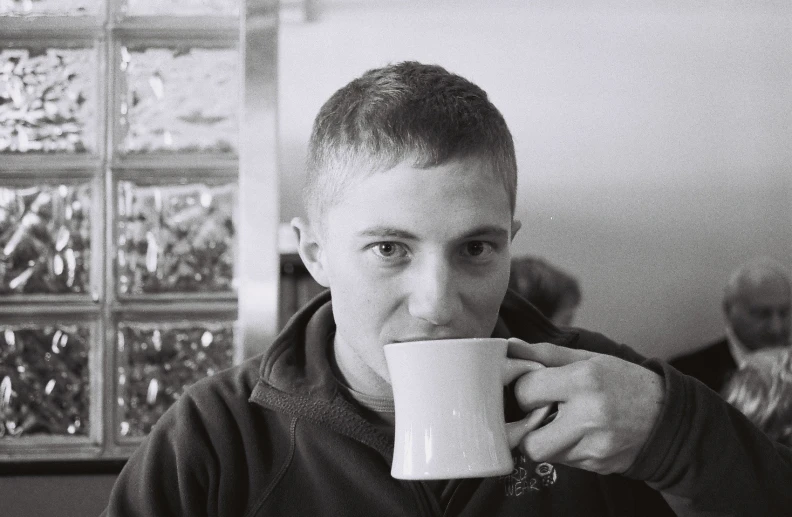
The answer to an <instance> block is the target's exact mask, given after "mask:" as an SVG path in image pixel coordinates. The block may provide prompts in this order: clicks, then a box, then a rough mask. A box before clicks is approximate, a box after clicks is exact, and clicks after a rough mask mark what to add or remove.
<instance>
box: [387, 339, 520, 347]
mask: <svg viewBox="0 0 792 517" xmlns="http://www.w3.org/2000/svg"><path fill="white" fill-rule="evenodd" d="M484 341H497V342H499V343H500V342H504V343H506V342H508V339H506V338H502V337H462V338H450V339H420V340H416V341H395V342H393V343H388V344H387V345H385V346H384V347H383V348H407V347H410V346H416V345H418V344H423V343H432V344H436V345H445V346H459V345H466V344H469V343H471V342H473V343H475V344H479V343H481V342H484Z"/></svg>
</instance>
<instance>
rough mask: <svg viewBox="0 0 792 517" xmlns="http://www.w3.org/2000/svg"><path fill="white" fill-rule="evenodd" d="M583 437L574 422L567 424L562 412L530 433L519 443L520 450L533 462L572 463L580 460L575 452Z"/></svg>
mask: <svg viewBox="0 0 792 517" xmlns="http://www.w3.org/2000/svg"><path fill="white" fill-rule="evenodd" d="M582 439H583V435H582V433H581V431H580V429H579V427H578V426H575V425H574V422H567V418H566V417H565V416H564V414H563V412H560V413H559V416H557V417H556V419H555V420H554V421H553V422H551V423H549V424H547V425H545V426H543V427H540V428H538V429H535V430H534V431H531V432H530V433H527V434H526V435H525V436H524V437H523V439H522V440H521V441H520V450H522V451H523V453H524V454H525V455H526V456H528V457H529V458H531V459H532V460H534V461H539V462H541V461H549V462H559V463H565V464H568V463H573V462H575V461H579V460H580V459H581V458H579V457H578V456H580V454H579V453H578V452H576V451H577V447H578V444H580V442H581V440H582Z"/></svg>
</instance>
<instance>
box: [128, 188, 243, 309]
mask: <svg viewBox="0 0 792 517" xmlns="http://www.w3.org/2000/svg"><path fill="white" fill-rule="evenodd" d="M236 194H237V186H236V184H234V183H228V184H221V185H207V184H202V183H192V184H187V185H154V186H151V185H136V184H134V183H132V182H129V181H122V182H119V184H118V216H117V225H118V231H117V237H116V239H117V245H118V249H117V252H116V268H117V269H116V270H117V276H116V277H117V282H118V285H117V292H118V293H119V294H121V295H130V294H131V295H139V294H146V293H197V292H223V291H226V292H230V291H232V289H233V285H232V282H233V279H234V274H233V263H234V218H233V212H234V207H235V205H236Z"/></svg>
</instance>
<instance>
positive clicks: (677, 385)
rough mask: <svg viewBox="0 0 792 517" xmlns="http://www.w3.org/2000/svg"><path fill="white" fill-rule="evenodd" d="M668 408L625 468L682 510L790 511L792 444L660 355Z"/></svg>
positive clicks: (651, 363)
mask: <svg viewBox="0 0 792 517" xmlns="http://www.w3.org/2000/svg"><path fill="white" fill-rule="evenodd" d="M643 365H644V366H646V367H647V368H650V369H651V370H653V371H655V372H657V373H658V374H660V375H661V376H662V377H663V378H664V380H665V391H666V398H665V402H664V404H663V408H662V409H661V414H660V417H659V419H658V422H657V424H656V425H655V428H654V429H653V431H652V433H651V435H650V437H649V439H648V441H647V443H646V444H645V445H644V448H643V450H642V451H641V452H640V453H639V455H638V458H637V459H636V461H635V463H634V464H633V465H632V466H631V467H630V469H629V470H628V471H627V472H626V473H625V475H626V476H627V477H631V478H633V479H639V480H643V481H645V482H646V483H647V484H648V485H649V486H650V487H652V488H654V489H655V490H658V491H660V492H661V493H662V494H663V496H664V498H665V499H666V501H667V502H668V503H669V504H670V505H671V507H672V508H673V509H674V510H675V511H676V513H677V514H678V515H682V516H686V515H707V516H709V515H751V516H753V515H767V516H771V515H788V514H789V512H790V508H792V488H791V487H792V450H791V449H788V448H786V447H784V446H782V445H780V444H777V443H775V442H773V441H772V440H770V439H769V438H768V437H767V436H765V434H764V433H762V432H761V431H760V430H759V429H758V428H757V427H755V426H754V425H753V424H752V423H751V422H750V421H749V420H748V419H747V418H745V417H744V416H743V415H742V413H740V412H739V411H738V410H736V409H734V408H733V407H732V406H731V405H729V404H728V403H727V402H725V401H724V400H723V399H722V398H721V397H720V396H719V395H718V394H717V393H715V392H714V391H712V390H710V389H709V388H707V387H706V386H705V385H704V384H702V383H701V382H699V381H698V380H696V379H694V378H692V377H688V376H686V375H683V374H682V373H680V372H679V371H677V370H675V369H674V368H671V367H670V366H668V365H667V364H665V363H663V362H662V361H658V360H648V361H644V362H643Z"/></svg>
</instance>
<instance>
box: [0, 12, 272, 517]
mask: <svg viewBox="0 0 792 517" xmlns="http://www.w3.org/2000/svg"><path fill="white" fill-rule="evenodd" d="M246 5H249V4H243V3H242V2H240V1H239V0H168V1H164V2H163V1H160V0H108V1H107V2H105V1H100V0H0V25H1V26H2V29H1V30H0V463H5V462H18V461H28V460H30V461H36V462H39V461H40V460H43V462H44V464H46V463H48V462H49V461H58V460H66V461H71V460H86V459H88V460H90V459H113V460H115V459H123V458H125V457H127V456H129V454H131V453H132V451H134V449H135V447H136V446H137V445H138V444H139V443H140V441H141V440H142V439H143V437H144V436H145V435H146V434H147V433H148V432H149V431H150V430H151V426H152V425H154V424H155V422H156V421H157V420H158V419H159V418H160V416H161V415H162V414H163V412H165V411H166V410H167V409H168V407H170V406H171V404H172V403H173V402H174V401H175V400H177V398H178V397H179V396H180V395H181V394H182V393H183V392H184V389H185V388H186V387H187V386H189V385H191V384H193V383H195V382H197V381H198V380H200V379H202V378H204V377H207V376H209V375H213V374H214V373H216V372H218V371H220V370H222V369H224V368H228V367H229V366H232V364H233V363H234V361H235V360H239V359H241V358H242V357H243V355H245V354H246V353H247V354H248V355H250V353H251V351H250V350H247V351H245V350H242V346H241V343H237V341H239V336H240V335H241V334H242V333H241V332H235V328H236V325H237V324H238V323H237V322H238V319H239V317H240V312H242V311H240V310H239V302H238V299H237V287H238V285H237V284H238V282H239V280H238V279H239V276H240V274H239V271H238V269H239V266H238V265H237V264H240V263H242V264H244V265H247V264H250V263H252V262H255V261H250V260H246V261H240V260H239V257H238V256H239V249H240V247H239V246H238V242H237V231H238V229H239V228H240V227H241V228H243V229H245V230H246V231H251V229H254V228H255V227H256V224H261V225H262V228H264V227H266V226H269V224H268V222H267V221H261V222H260V223H259V222H258V221H256V222H255V223H254V224H245V225H240V224H239V221H238V218H239V217H240V214H242V215H244V214H246V213H248V212H249V213H251V214H253V213H254V212H255V210H250V209H249V208H248V210H247V211H243V210H240V207H239V206H238V205H239V198H240V192H239V184H240V177H239V175H240V158H239V147H240V138H239V134H238V133H239V132H240V126H242V124H243V123H244V124H245V125H246V126H247V125H251V126H252V127H256V128H266V130H267V131H262V132H263V133H267V134H269V131H270V130H273V129H274V128H272V127H270V126H271V125H272V122H271V121H274V120H275V117H274V113H272V110H273V109H274V108H272V107H273V106H275V105H276V102H275V99H274V95H275V94H274V92H275V86H276V84H275V81H274V78H275V77H276V74H275V70H276V62H275V59H276V57H275V56H276V53H275V50H276V48H277V11H276V6H277V3H276V2H271V1H269V0H266V1H262V2H260V4H256V5H255V6H254V7H256V9H257V10H256V20H257V21H260V20H261V19H262V16H263V17H264V18H266V20H265V21H266V23H262V24H259V25H258V26H256V27H253V28H251V29H248V28H245V29H244V30H240V24H241V23H243V20H242V17H240V9H241V8H242V7H245V6H246ZM251 31H255V34H254V35H255V37H253V35H252V33H251ZM242 47H244V48H247V49H248V52H247V53H246V54H245V55H248V56H254V55H255V56H256V57H257V61H256V66H255V67H253V68H255V69H256V70H255V73H251V72H250V70H251V67H245V66H243V65H242V64H241V62H240V61H241V56H242V52H241V50H240V48H242ZM251 48H254V50H252V51H251V50H250V49H251ZM246 70H247V72H248V73H249V75H248V76H247V77H245V73H246ZM252 79H255V80H252ZM242 88H245V89H247V90H248V91H249V90H251V89H255V90H256V91H257V92H261V95H265V96H270V97H271V98H262V97H261V95H260V96H258V97H257V98H256V100H257V101H265V102H264V103H263V104H264V105H265V106H266V107H265V109H266V110H268V111H267V112H266V113H265V112H264V111H263V110H262V109H261V106H258V105H257V106H256V110H250V112H252V113H254V116H251V117H245V118H243V117H242V116H241V114H240V113H241V112H242V110H243V109H244V108H245V106H243V105H242V102H241V100H240V99H242ZM248 98H250V97H248ZM257 132H258V131H253V132H251V133H257ZM272 133H274V131H272ZM262 144H263V146H264V147H263V148H264V149H266V151H256V152H248V153H247V154H246V155H245V156H246V158H248V159H247V160H246V162H245V163H246V164H247V163H253V162H255V163H261V165H262V167H266V174H270V173H271V171H274V166H275V158H274V152H273V149H274V143H271V142H263V141H262ZM246 145H247V143H246ZM248 154H249V155H250V156H249V157H248ZM265 154H266V156H264V155H265ZM270 158H271V161H268V160H269V159H270ZM248 169H250V167H249V166H247V165H246V166H245V170H248ZM268 177H269V176H268ZM249 185H250V186H251V189H250V190H248V192H247V193H248V194H249V193H251V192H256V193H258V192H259V191H260V190H261V191H266V186H264V185H262V184H261V182H260V181H257V180H255V179H254V180H253V181H251V182H250V183H249ZM273 190H274V189H273ZM273 196H274V194H273ZM256 199H258V196H256ZM272 199H274V197H273V198H272ZM270 202H271V200H270ZM252 217H253V216H251V215H247V218H248V219H252ZM274 223H275V222H272V223H270V224H272V232H273V233H272V234H270V235H265V237H267V238H265V239H260V240H257V241H256V242H257V243H258V245H259V247H258V248H253V249H254V251H256V252H259V251H260V248H261V247H263V246H268V244H267V243H268V242H269V240H268V238H269V237H273V241H274V228H275V224H274ZM265 225H266V226H265ZM253 233H255V230H253ZM248 248H251V247H250V246H248ZM274 248H276V246H273V249H274ZM245 251H246V252H247V253H248V254H251V255H252V254H253V252H252V251H251V250H250V249H247V248H246V249H245ZM259 254H261V253H259ZM270 259H271V257H270ZM273 278H274V275H273ZM267 285H269V284H267ZM273 294H274V293H273ZM273 298H274V297H273ZM261 320H263V318H260V319H259V322H257V323H260V321H261ZM273 327H274V325H273ZM1 508H2V505H1V504H0V515H1V514H2V513H3V512H2V509H1Z"/></svg>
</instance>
